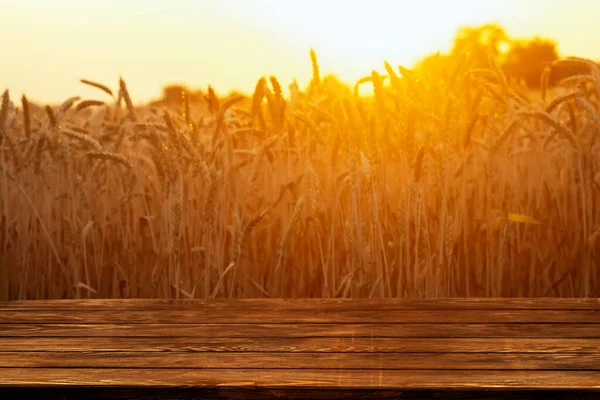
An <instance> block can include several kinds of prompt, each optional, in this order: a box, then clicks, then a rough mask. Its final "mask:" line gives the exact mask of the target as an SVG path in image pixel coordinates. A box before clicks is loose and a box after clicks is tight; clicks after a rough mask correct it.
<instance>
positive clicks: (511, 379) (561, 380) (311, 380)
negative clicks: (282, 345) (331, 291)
mask: <svg viewBox="0 0 600 400" xmlns="http://www.w3.org/2000/svg"><path fill="white" fill-rule="evenodd" d="M1 372H2V378H1V379H0V387H6V386H25V387H27V386H29V387H32V386H33V387H35V386H40V385H44V386H46V387H52V386H73V387H81V386H92V387H94V386H95V387H111V386H117V387H118V386H126V387H133V388H135V387H148V386H150V387H216V386H227V387H256V386H262V387H268V388H271V389H277V388H282V389H284V388H302V387H304V388H327V387H328V388H345V389H355V388H356V389H369V388H382V389H390V388H392V389H393V388H404V389H427V388H430V389H444V390H448V389H471V390H473V389H487V388H489V389H500V388H505V389H538V390H544V389H573V390H576V389H588V390H589V389H600V371H520V370H516V371H510V370H509V371H481V370H469V371H464V370H455V371H446V370H444V371H443V372H441V371H440V370H426V371H424V370H350V369H345V370H325V369H302V370H287V369H260V370H256V369H218V370H211V369H154V370H153V369H125V368H118V369H110V368H106V369H104V368H103V369H84V368H69V369H63V368H6V369H3V370H2V371H1Z"/></svg>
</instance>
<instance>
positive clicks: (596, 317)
mask: <svg viewBox="0 0 600 400" xmlns="http://www.w3.org/2000/svg"><path fill="white" fill-rule="evenodd" d="M458 321H460V322H462V323H471V324H474V323H482V324H490V323H499V324H501V323H538V324H539V323H561V322H562V323H564V322H569V323H580V324H585V323H592V324H600V310H596V309H593V310H592V309H590V310H568V311H565V310H543V312H541V310H485V311H482V310H412V309H411V310H387V311H381V310H378V309H376V308H375V309H373V308H372V309H365V310H354V309H353V310H343V309H342V310H335V309H321V308H313V309H308V310H275V309H271V308H268V309H264V310H245V311H242V310H237V309H228V308H223V309H216V310H213V309H210V308H195V307H190V308H189V309H187V310H184V309H175V310H172V311H168V312H167V310H148V311H142V310H113V309H110V308H107V309H96V310H85V309H78V310H55V311H50V310H48V311H38V310H32V311H14V310H3V311H2V313H0V323H19V324H27V323H37V324H39V323H44V322H45V323H63V324H67V323H77V324H80V323H94V324H106V323H112V324H114V323H129V324H134V323H135V324H149V323H155V324H156V323H160V324H169V323H180V324H200V323H271V324H273V323H296V324H299V323H332V322H335V323H380V322H387V323H407V324H408V323H428V324H437V323H444V324H448V323H456V322H458Z"/></svg>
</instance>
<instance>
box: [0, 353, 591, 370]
mask: <svg viewBox="0 0 600 400" xmlns="http://www.w3.org/2000/svg"><path fill="white" fill-rule="evenodd" d="M315 365H318V366H319V369H328V370H330V369H335V370H338V369H370V370H380V369H397V370H414V369H418V370H427V369H432V368H433V369H442V370H511V369H513V370H517V369H518V370H548V371H551V370H558V371H576V370H590V371H593V370H595V369H597V368H598V365H600V351H599V352H597V353H592V354H590V353H561V354H554V353H542V354H539V353H524V354H520V353H389V352H388V353H325V352H322V353H306V352H305V353H287V352H267V351H265V352H238V353H233V352H205V353H201V354H199V353H195V352H178V353H174V354H165V353H157V352H140V351H136V352H131V351H124V352H112V351H85V352H84V351H78V352H65V351H61V352H53V351H47V352H0V368H139V369H144V368H146V369H151V368H155V369H156V368H160V369H161V370H162V369H172V368H202V369H216V368H226V369H227V368H228V369H234V368H243V369H252V368H256V369H265V368H275V369H291V370H302V369H309V368H311V367H314V366H315Z"/></svg>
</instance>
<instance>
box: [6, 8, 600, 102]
mask: <svg viewBox="0 0 600 400" xmlns="http://www.w3.org/2000/svg"><path fill="white" fill-rule="evenodd" d="M489 22H494V23H499V24H500V25H502V26H503V27H504V28H505V29H506V31H507V33H508V34H509V36H511V37H515V38H531V37H533V36H535V35H539V36H542V37H545V38H549V39H552V40H554V41H555V42H557V44H558V50H559V52H560V54H561V55H562V56H571V55H576V56H580V57H586V58H591V59H595V60H600V1H599V0H500V1H496V0H453V1H449V0H417V1H412V0H411V1H408V0H367V1H354V0H318V1H317V0H169V1H166V0H163V1H155V0H0V54H1V57H0V90H1V91H3V90H4V89H9V93H10V95H11V98H12V99H18V98H20V96H21V95H22V94H26V95H27V97H28V98H29V99H30V100H33V101H37V102H42V103H59V102H62V101H64V100H66V99H67V98H69V97H71V96H81V97H82V98H93V99H99V100H102V99H105V98H104V96H105V95H104V94H103V93H102V92H101V91H98V90H97V89H94V88H90V87H87V86H85V85H83V84H81V83H80V82H79V79H82V78H83V79H89V80H93V81H97V82H100V83H103V84H105V85H107V86H109V87H111V88H113V90H115V91H116V88H117V86H118V81H119V77H121V76H122V77H123V79H124V80H125V81H126V82H127V86H128V88H129V91H130V94H131V97H132V98H133V100H134V102H137V103H143V102H145V101H148V100H150V99H153V98H157V97H159V96H160V94H161V89H162V87H163V86H164V85H165V84H168V83H180V84H184V85H187V86H188V87H192V88H201V89H206V87H207V85H209V84H210V85H211V86H212V87H213V88H214V89H215V90H216V92H217V93H219V94H226V93H228V92H229V91H231V90H240V91H242V92H246V93H251V92H252V90H253V89H254V86H255V84H256V81H257V80H258V79H259V78H260V77H261V76H270V75H275V76H276V77H277V78H278V79H279V81H280V82H281V83H282V84H283V85H284V86H287V85H288V84H289V83H290V82H292V80H293V79H294V78H296V79H297V80H298V82H299V83H300V85H301V86H303V85H305V84H307V83H308V81H309V79H310V76H311V64H310V57H309V52H310V48H314V49H315V51H316V53H317V56H318V59H319V64H320V67H321V72H322V74H327V73H334V74H336V75H337V76H338V77H339V78H340V79H342V80H343V81H345V82H349V83H354V82H355V81H356V80H358V79H360V78H361V77H363V76H365V75H369V74H370V73H371V71H372V70H373V69H377V70H380V71H383V70H384V68H383V61H384V60H385V61H388V62H390V63H391V64H392V65H403V66H411V65H412V64H413V63H414V62H415V61H417V60H419V59H420V58H422V57H424V56H426V55H428V54H430V53H433V52H436V51H438V50H439V51H442V52H444V51H448V50H449V48H450V46H451V44H452V40H453V38H454V35H455V33H456V30H457V28H458V27H460V26H464V25H469V26H477V25H481V24H484V23H489Z"/></svg>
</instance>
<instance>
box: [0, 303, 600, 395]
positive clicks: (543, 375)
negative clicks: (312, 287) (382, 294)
mask: <svg viewBox="0 0 600 400" xmlns="http://www.w3.org/2000/svg"><path fill="white" fill-rule="evenodd" d="M12 398H15V399H17V398H18V399H22V398H23V399H24V398H47V399H59V398H60V399H70V398H73V399H75V398H77V399H91V398H94V399H100V398H203V399H211V398H215V399H224V398H235V399H242V398H261V399H266V398H307V399H325V398H331V399H341V398H374V399H384V398H386V399H387V398H390V399H391V398H395V399H426V398H435V399H508V398H511V399H534V398H540V399H559V398H560V399H600V299H435V300H434V299H431V300H406V299H295V300H292V299H290V300H284V299H246V300H204V301H203V300H197V301H169V300H72V301H70V300H57V301H19V302H5V303H0V399H3V400H4V399H12Z"/></svg>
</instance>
